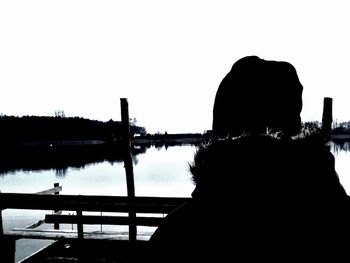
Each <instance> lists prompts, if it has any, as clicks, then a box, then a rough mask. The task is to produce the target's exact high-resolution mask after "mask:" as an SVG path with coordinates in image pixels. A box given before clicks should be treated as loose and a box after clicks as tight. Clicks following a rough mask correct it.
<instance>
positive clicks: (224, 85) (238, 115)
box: [212, 56, 303, 136]
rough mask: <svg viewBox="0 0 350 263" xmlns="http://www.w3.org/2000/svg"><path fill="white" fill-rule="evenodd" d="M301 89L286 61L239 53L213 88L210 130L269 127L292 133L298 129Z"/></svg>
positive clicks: (256, 130)
mask: <svg viewBox="0 0 350 263" xmlns="http://www.w3.org/2000/svg"><path fill="white" fill-rule="evenodd" d="M302 90H303V86H302V85H301V83H300V81H299V78H298V75H297V72H296V70H295V68H294V67H293V65H291V64H290V63H288V62H283V61H269V60H263V59H261V58H259V57H257V56H247V57H243V58H241V59H240V60H238V61H237V62H236V63H234V64H233V66H232V68H231V71H230V72H229V73H228V74H227V75H226V76H225V77H224V79H223V80H222V82H221V83H220V85H219V88H218V90H217V93H216V97H215V102H214V109H213V127H212V129H213V133H214V134H215V135H218V136H227V135H230V136H238V135H241V134H242V133H265V132H266V131H267V130H269V131H272V132H282V133H283V135H285V136H292V135H296V134H297V133H299V131H300V129H301V119H300V112H301V109H302Z"/></svg>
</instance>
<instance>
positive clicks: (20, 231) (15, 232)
mask: <svg viewBox="0 0 350 263" xmlns="http://www.w3.org/2000/svg"><path fill="white" fill-rule="evenodd" d="M152 233H153V232H141V233H140V232H138V233H137V240H142V241H147V240H148V239H149V238H150V237H151V235H152ZM5 237H8V238H13V239H19V238H26V239H48V240H57V239H62V238H65V239H67V240H71V239H72V240H75V239H78V233H77V232H76V231H64V230H36V229H25V228H13V229H11V230H9V231H8V232H6V235H5ZM85 239H88V240H129V233H128V232H122V231H120V232H116V231H110V232H107V231H95V232H85V233H84V240H85Z"/></svg>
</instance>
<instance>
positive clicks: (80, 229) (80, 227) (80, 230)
mask: <svg viewBox="0 0 350 263" xmlns="http://www.w3.org/2000/svg"><path fill="white" fill-rule="evenodd" d="M82 217H83V212H82V211H81V210H78V211H77V222H78V223H77V230H78V239H79V240H82V239H83V238H84V227H83V223H82V222H83V219H82Z"/></svg>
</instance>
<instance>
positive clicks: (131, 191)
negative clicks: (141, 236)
mask: <svg viewBox="0 0 350 263" xmlns="http://www.w3.org/2000/svg"><path fill="white" fill-rule="evenodd" d="M120 107H121V120H122V148H123V158H124V168H125V173H126V185H127V191H128V197H129V198H130V199H133V198H134V197H135V186H134V170H133V166H132V156H131V142H130V125H129V105H128V101H127V99H126V98H121V99H120ZM129 218H130V222H135V220H134V219H135V218H136V213H135V212H129ZM136 235H137V229H136V224H134V223H130V225H129V240H130V241H135V240H136Z"/></svg>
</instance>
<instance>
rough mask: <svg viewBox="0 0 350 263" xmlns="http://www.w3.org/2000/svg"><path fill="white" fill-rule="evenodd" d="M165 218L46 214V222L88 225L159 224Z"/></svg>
mask: <svg viewBox="0 0 350 263" xmlns="http://www.w3.org/2000/svg"><path fill="white" fill-rule="evenodd" d="M163 220H164V218H163V217H136V218H130V217H128V216H91V215H84V216H82V217H81V218H80V221H79V218H78V217H77V216H76V215H46V216H45V222H46V223H51V224H52V223H60V224H77V223H78V222H81V223H82V224H88V225H129V224H130V223H134V224H136V225H138V226H158V225H159V224H160V223H161V222H162V221H163Z"/></svg>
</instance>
